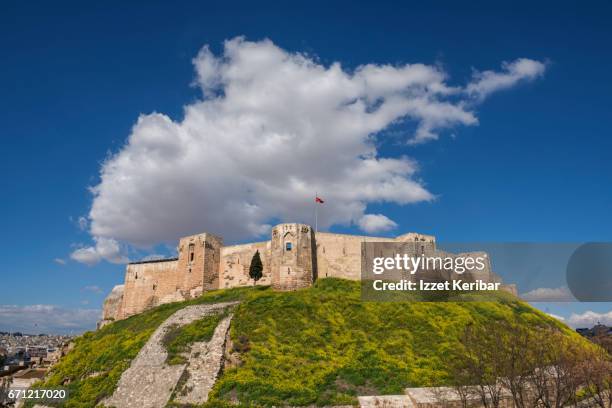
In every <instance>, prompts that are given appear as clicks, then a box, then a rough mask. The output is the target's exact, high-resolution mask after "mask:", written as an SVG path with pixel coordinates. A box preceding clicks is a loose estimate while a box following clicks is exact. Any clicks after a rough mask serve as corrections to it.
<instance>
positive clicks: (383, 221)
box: [358, 214, 397, 233]
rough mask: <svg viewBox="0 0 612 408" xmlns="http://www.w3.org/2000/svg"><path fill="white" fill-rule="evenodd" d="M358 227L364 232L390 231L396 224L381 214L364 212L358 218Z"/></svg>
mask: <svg viewBox="0 0 612 408" xmlns="http://www.w3.org/2000/svg"><path fill="white" fill-rule="evenodd" d="M358 225H359V228H361V229H362V230H363V231H365V232H369V233H373V232H382V231H390V230H392V229H394V228H396V227H397V224H396V223H395V222H394V221H393V220H391V219H389V218H388V217H387V216H385V215H383V214H366V215H364V216H363V217H361V218H360V219H359V222H358Z"/></svg>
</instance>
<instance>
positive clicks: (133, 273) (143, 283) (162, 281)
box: [119, 260, 182, 318]
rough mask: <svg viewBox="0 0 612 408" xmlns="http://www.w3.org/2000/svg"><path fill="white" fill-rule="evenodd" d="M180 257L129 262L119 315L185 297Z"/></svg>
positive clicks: (123, 315) (122, 315)
mask: <svg viewBox="0 0 612 408" xmlns="http://www.w3.org/2000/svg"><path fill="white" fill-rule="evenodd" d="M177 266H178V261H176V260H173V261H159V262H146V263H137V264H128V265H127V268H126V273H125V286H124V290H123V302H122V304H121V314H120V316H119V318H125V317H128V316H131V315H134V314H137V313H140V312H142V311H144V310H146V309H148V308H150V307H153V306H157V305H159V304H162V303H168V302H172V301H174V299H176V300H182V299H181V295H180V292H177V290H178V289H179V287H178V284H177V282H178V269H177Z"/></svg>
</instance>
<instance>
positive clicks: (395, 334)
mask: <svg viewBox="0 0 612 408" xmlns="http://www.w3.org/2000/svg"><path fill="white" fill-rule="evenodd" d="M230 300H242V303H241V304H240V305H239V306H237V307H236V309H235V311H234V317H233V321H232V324H231V329H230V333H231V345H230V349H229V350H228V353H231V354H232V356H231V357H232V358H231V359H230V360H229V361H228V362H227V364H226V368H225V370H224V372H223V374H222V375H221V377H220V378H219V380H218V381H217V383H216V384H215V386H214V388H213V390H212V393H211V399H210V400H209V402H208V405H210V406H212V405H218V404H224V403H225V402H230V401H233V402H241V403H248V404H257V405H265V406H271V405H277V406H278V405H283V404H288V405H309V404H316V405H339V404H354V403H355V402H356V396H357V395H373V394H378V395H381V394H396V393H401V391H402V389H403V388H404V387H408V386H411V387H417V386H432V385H441V384H448V383H451V382H452V378H450V376H449V373H448V371H447V367H446V364H445V359H446V358H447V356H448V354H449V353H450V352H452V351H453V350H454V349H455V348H456V347H458V345H459V341H458V338H459V336H460V335H461V333H462V332H463V330H464V328H465V326H466V325H467V324H475V325H486V324H487V322H491V321H493V320H513V321H518V322H519V323H520V324H522V325H526V326H536V325H537V326H542V325H546V326H556V327H558V328H560V329H561V330H562V331H566V332H567V334H568V336H572V334H571V331H570V330H569V329H567V328H566V327H565V326H563V325H562V324H561V323H559V322H557V321H556V320H554V319H552V318H550V317H548V316H547V315H545V314H543V313H541V312H539V311H537V310H535V309H533V308H532V307H530V306H529V305H526V304H525V303H522V302H519V301H517V300H514V299H511V298H509V297H508V298H507V299H502V300H501V301H499V302H487V303H477V302H467V303H422V302H419V303H416V302H414V303H399V302H394V303H373V302H362V301H361V298H360V287H359V283H358V282H351V281H344V280H339V279H322V280H319V281H318V282H317V283H316V284H315V285H314V286H313V287H312V288H308V289H304V290H300V291H296V292H275V291H272V290H269V289H265V288H259V287H258V288H240V289H230V290H220V291H214V292H209V293H207V294H205V295H203V296H202V297H200V298H198V299H196V300H193V301H190V302H181V303H173V304H169V305H164V306H160V307H158V308H155V309H153V310H150V311H148V312H145V313H142V314H140V315H138V316H133V317H131V318H129V319H126V320H123V321H119V322H115V323H112V324H110V325H108V326H106V327H104V328H103V329H101V330H99V331H97V332H93V333H86V334H85V335H83V336H81V337H80V338H79V339H78V340H77V342H76V346H75V348H74V349H73V350H72V351H71V352H70V353H69V354H68V355H67V356H66V357H65V358H64V359H62V361H61V362H60V363H59V364H58V365H57V366H56V368H55V369H54V370H53V372H52V374H51V375H50V377H49V378H48V379H47V381H46V383H45V384H43V385H41V386H45V387H49V386H59V385H61V384H62V383H64V384H66V383H67V385H66V386H67V387H68V388H69V390H70V399H69V400H68V401H67V402H66V403H65V405H64V406H66V407H92V406H94V405H95V404H96V403H97V402H99V401H101V400H102V399H103V398H104V397H107V396H109V395H110V394H112V392H113V390H114V388H115V386H116V384H117V382H118V380H119V377H120V376H121V373H122V372H123V371H124V370H126V369H127V367H129V364H130V361H131V360H132V359H133V358H134V357H135V356H136V354H137V353H138V351H139V349H140V348H141V347H142V346H143V345H144V343H145V342H146V341H147V339H148V338H149V337H150V336H151V334H152V333H153V331H154V330H155V329H156V328H157V327H158V326H159V325H160V324H161V323H162V322H163V321H164V320H165V319H166V318H168V317H169V316H170V315H171V314H172V313H174V312H175V311H177V310H179V309H181V308H183V307H185V306H187V305H192V304H199V303H210V302H221V301H230Z"/></svg>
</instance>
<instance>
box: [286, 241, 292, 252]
mask: <svg viewBox="0 0 612 408" xmlns="http://www.w3.org/2000/svg"><path fill="white" fill-rule="evenodd" d="M285 250H286V251H291V242H287V243H286V244H285Z"/></svg>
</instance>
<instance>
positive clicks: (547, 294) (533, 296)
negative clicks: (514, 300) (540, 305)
mask: <svg viewBox="0 0 612 408" xmlns="http://www.w3.org/2000/svg"><path fill="white" fill-rule="evenodd" d="M520 297H521V299H523V300H526V301H527V302H573V301H576V298H575V297H574V296H573V295H572V292H570V290H569V289H568V288H567V287H566V286H562V287H560V288H537V289H534V290H531V291H529V292H527V293H523V294H522V295H520Z"/></svg>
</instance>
